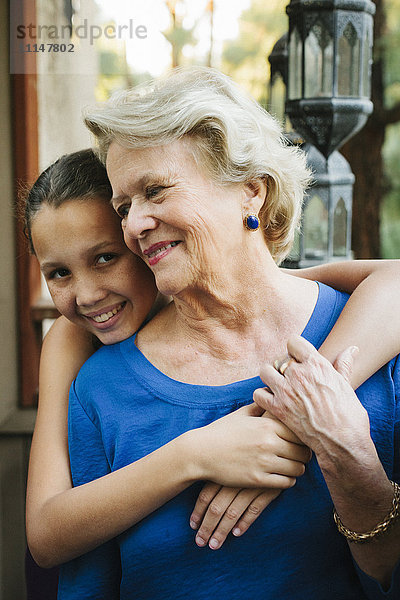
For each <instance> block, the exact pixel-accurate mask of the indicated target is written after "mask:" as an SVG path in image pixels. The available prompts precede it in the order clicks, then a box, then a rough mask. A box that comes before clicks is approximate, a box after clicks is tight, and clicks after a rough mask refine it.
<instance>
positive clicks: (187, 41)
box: [163, 0, 197, 68]
mask: <svg viewBox="0 0 400 600" xmlns="http://www.w3.org/2000/svg"><path fill="white" fill-rule="evenodd" d="M165 5H166V7H167V8H168V11H169V14H170V16H171V26H170V28H169V29H168V30H167V31H163V35H164V37H165V38H166V39H167V40H168V42H169V43H170V44H171V52H172V61H171V66H172V68H175V67H179V66H180V65H181V64H182V51H183V49H184V47H185V46H187V45H191V46H193V45H194V44H196V42H197V40H196V38H195V36H194V29H195V26H193V27H191V28H189V29H187V28H186V27H185V26H184V17H185V6H184V2H181V1H179V0H165Z"/></svg>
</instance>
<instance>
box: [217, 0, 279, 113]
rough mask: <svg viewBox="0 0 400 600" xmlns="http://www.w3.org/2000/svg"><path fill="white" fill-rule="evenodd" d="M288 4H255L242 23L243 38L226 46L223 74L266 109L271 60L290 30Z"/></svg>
mask: <svg viewBox="0 0 400 600" xmlns="http://www.w3.org/2000/svg"><path fill="white" fill-rule="evenodd" d="M287 5H288V0H269V1H268V2H266V1H265V0H252V2H251V5H250V6H249V8H248V9H246V10H244V11H243V12H242V14H241V16H240V21H239V36H238V37H237V39H235V40H232V41H228V42H226V43H225V44H224V49H223V53H222V70H223V71H224V72H226V73H227V74H228V75H231V77H233V78H234V79H235V81H237V82H238V83H239V84H241V85H243V86H244V87H245V88H246V89H247V90H248V91H249V92H250V93H251V94H252V95H253V96H254V97H255V98H256V99H257V100H258V101H259V102H260V103H261V104H262V105H263V106H266V103H267V83H268V80H269V63H268V56H269V54H270V52H271V50H272V48H273V45H274V44H275V42H276V41H277V39H278V38H280V36H281V35H282V34H283V33H284V32H285V31H286V29H287V16H286V12H285V7H286V6H287Z"/></svg>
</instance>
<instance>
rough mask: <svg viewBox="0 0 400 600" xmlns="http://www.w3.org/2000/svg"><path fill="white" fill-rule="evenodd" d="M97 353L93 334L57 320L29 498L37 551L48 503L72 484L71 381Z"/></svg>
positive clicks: (44, 369)
mask: <svg viewBox="0 0 400 600" xmlns="http://www.w3.org/2000/svg"><path fill="white" fill-rule="evenodd" d="M93 352H94V347H93V340H92V336H91V335H90V334H88V333H87V332H86V331H84V330H83V329H81V328H79V327H77V326H76V325H73V324H72V323H70V322H69V321H68V320H67V319H65V317H60V318H59V319H57V321H56V322H55V323H54V324H53V326H52V327H51V329H50V331H49V332H48V334H47V335H46V337H45V339H44V340H43V345H42V352H41V359H40V376H39V406H38V412H37V418H36V424H35V431H34V434H33V439H32V446H31V454H30V460H29V473H28V484H27V498H26V500H27V502H26V523H27V524H26V527H27V536H28V542H29V544H30V546H31V549H32V550H33V553H34V555H35V554H36V553H35V542H36V540H37V539H39V538H40V535H41V533H42V532H43V530H44V529H45V526H44V524H45V520H44V519H43V513H44V511H45V510H46V508H47V503H48V501H50V499H51V498H53V497H55V496H56V495H58V494H61V493H62V492H64V491H66V490H68V489H70V488H71V487H72V482H71V475H70V469H69V458H68V439H67V438H68V435H67V413H68V393H69V387H70V385H71V382H72V380H73V379H74V377H75V376H76V374H77V373H78V371H79V369H80V367H81V366H82V364H83V363H84V362H85V360H86V359H87V358H89V356H90V355H91V354H92V353H93ZM36 556H37V555H36ZM45 566H46V565H45Z"/></svg>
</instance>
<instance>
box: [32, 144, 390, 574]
mask: <svg viewBox="0 0 400 600" xmlns="http://www.w3.org/2000/svg"><path fill="white" fill-rule="evenodd" d="M110 198H111V187H110V184H109V182H108V179H107V175H106V172H105V169H104V167H103V166H102V164H101V163H100V162H99V161H98V159H97V158H96V157H95V155H94V154H93V152H92V151H91V150H86V151H82V152H77V153H74V154H71V155H68V156H65V157H62V158H61V159H60V160H59V161H57V162H56V163H54V164H53V165H51V166H50V167H49V168H48V169H47V170H46V171H45V172H44V173H42V175H41V176H40V177H39V178H38V180H37V181H36V183H35V184H34V186H33V187H32V189H31V191H30V194H29V196H28V198H27V202H26V231H27V234H28V237H29V240H30V243H31V247H32V250H33V252H34V253H35V254H36V256H37V258H38V261H39V263H40V267H41V270H42V273H43V275H44V277H45V279H46V282H47V285H48V288H49V291H50V293H51V295H52V298H53V300H54V302H55V305H56V307H57V308H58V310H59V311H60V312H61V313H62V315H64V317H61V318H60V319H59V320H58V321H57V322H56V323H55V325H54V326H53V327H52V329H51V330H50V332H49V334H48V335H47V336H46V338H45V340H44V343H43V350H42V360H41V369H40V394H39V396H40V401H39V409H38V416H37V422H36V427H35V433H34V437H33V442H32V450H31V459H30V467H29V478H28V490H27V537H28V543H29V546H30V549H31V551H32V554H33V556H34V558H35V559H36V561H37V562H38V563H39V564H40V565H42V566H45V567H50V566H52V565H56V564H59V563H61V562H65V561H67V560H70V559H72V558H74V557H76V556H78V555H80V554H82V553H84V552H87V551H89V550H91V549H93V548H95V547H97V546H99V545H100V544H102V543H104V542H106V541H107V540H110V539H111V538H113V537H115V536H117V535H118V534H120V533H121V532H123V531H125V530H126V529H127V528H129V527H131V526H132V525H134V524H135V523H137V522H138V521H139V520H141V519H142V518H143V517H145V516H147V515H148V514H149V513H150V512H152V511H154V510H155V509H156V508H158V507H159V506H161V505H162V504H164V503H165V502H167V501H168V500H169V499H170V498H172V497H173V496H175V495H176V494H178V493H179V492H181V491H182V490H183V489H184V488H185V487H187V485H189V483H190V482H188V481H186V480H185V481H183V480H182V477H181V472H183V471H184V469H183V468H182V461H183V463H185V460H186V463H187V462H188V461H189V460H190V458H189V457H187V458H186V457H182V456H180V457H179V460H177V456H179V438H178V439H177V440H173V441H172V442H170V443H168V444H166V445H165V446H163V447H161V448H160V449H159V450H156V451H155V452H153V453H152V454H151V455H149V456H146V457H144V458H143V459H140V460H138V461H137V462H135V463H132V464H130V465H128V466H127V467H124V468H122V469H119V470H117V471H115V472H113V473H110V474H107V475H105V476H104V477H101V478H100V479H97V480H96V481H90V482H89V483H87V484H84V485H82V486H80V487H77V488H73V487H72V482H71V475H70V471H69V463H68V447H67V403H68V400H67V398H68V389H69V386H70V384H71V381H72V380H73V378H74V377H75V375H76V373H77V371H78V370H79V368H80V366H81V365H82V364H83V362H84V361H85V360H86V359H87V358H88V357H89V356H90V354H91V353H92V352H93V351H94V348H93V343H92V339H93V338H92V334H94V335H95V336H96V337H97V338H98V339H99V340H100V341H101V342H102V343H103V344H114V343H116V342H119V341H121V340H124V339H125V338H127V337H128V336H130V335H132V334H133V333H134V332H135V331H136V330H137V329H138V328H139V327H140V325H141V323H142V322H143V321H144V319H145V318H146V315H148V313H149V311H150V309H151V307H152V305H153V304H154V301H155V299H156V295H157V290H156V287H155V284H154V280H153V275H152V274H151V272H150V271H149V270H148V269H147V267H146V266H145V265H144V263H143V262H142V261H141V260H140V259H139V258H138V257H136V256H135V255H133V254H132V253H131V252H130V251H129V250H128V249H127V247H126V246H125V244H124V242H123V237H122V232H121V227H120V219H119V217H118V216H117V215H116V213H115V212H114V211H113V210H112V208H111V206H110V203H109V200H110ZM294 274H296V275H300V276H304V277H309V278H312V279H319V280H320V281H322V282H324V283H326V284H328V285H332V286H334V287H337V288H341V289H343V290H345V291H347V292H349V293H351V292H352V291H353V290H354V289H355V288H357V289H356V290H355V292H354V293H353V295H352V296H351V298H350V300H349V301H348V303H347V305H346V307H345V309H344V311H343V313H342V315H341V317H340V318H339V320H338V322H337V324H336V326H335V328H334V329H333V331H332V333H331V334H330V335H329V337H328V338H327V340H326V341H325V342H324V344H323V346H322V347H321V349H320V351H321V352H322V353H323V354H324V355H325V356H326V357H327V358H329V359H330V360H331V361H332V362H335V360H336V361H339V363H340V361H341V359H343V356H344V357H346V356H347V355H343V354H342V355H339V353H340V352H341V351H342V350H343V348H345V347H346V346H348V345H350V344H352V345H354V344H356V345H357V346H359V348H360V353H359V356H358V358H357V361H356V364H355V368H354V370H353V372H352V373H349V376H350V377H351V381H352V384H353V386H354V387H357V386H358V385H359V384H360V383H361V382H362V381H363V380H365V379H366V378H367V377H368V376H369V375H370V374H371V373H372V372H374V371H375V370H377V369H378V368H379V367H380V366H381V365H382V364H384V363H386V362H387V360H388V359H389V358H391V357H392V356H394V355H395V354H396V353H398V352H399V350H400V348H399V341H398V340H399V339H400V338H399V335H398V330H399V326H398V316H397V311H396V308H395V306H396V302H395V300H396V299H397V297H398V292H399V290H398V289H397V288H398V286H399V284H398V281H400V278H399V265H398V263H397V262H396V261H393V262H387V261H376V262H369V261H368V262H365V261H359V262H347V263H341V264H338V263H337V264H330V265H325V266H324V267H318V268H313V269H308V270H304V271H302V272H296V273H294ZM67 320H68V321H67ZM71 323H72V324H71ZM383 328H384V329H385V331H388V332H389V333H388V335H386V334H385V336H377V335H376V332H377V331H379V330H380V329H383ZM371 348H373V351H371ZM336 364H338V362H336ZM340 368H341V370H343V365H341V366H340ZM98 377H101V373H99V374H98ZM115 400H116V403H117V402H118V398H116V399H115ZM249 414H250V415H259V414H260V411H258V410H257V409H256V408H254V407H250V408H249V407H245V409H241V410H240V411H238V415H236V414H235V413H232V415H228V416H227V417H224V419H227V418H228V419H231V424H232V426H234V427H233V433H232V437H231V439H227V445H228V443H230V444H231V445H232V444H235V443H236V442H235V440H236V438H237V432H238V431H239V429H240V423H241V421H240V419H242V420H243V419H244V418H245V416H246V417H247V416H248V415H249ZM267 418H268V417H267ZM235 419H236V420H235ZM238 419H239V420H238ZM222 421H223V419H220V420H219V421H216V422H214V423H212V424H211V425H210V426H207V427H205V428H203V429H204V431H203V432H202V433H203V434H204V439H205V440H207V444H206V450H205V452H207V453H208V457H209V459H210V462H211V463H213V462H214V463H215V465H216V466H215V476H214V477H212V479H213V481H214V482H212V483H209V484H206V486H205V488H204V489H203V492H202V494H201V495H200V497H199V500H198V502H197V503H196V506H195V508H194V511H193V514H192V515H191V517H190V525H191V527H192V528H193V529H198V533H197V537H196V542H197V543H198V545H199V546H202V545H205V544H207V543H210V547H215V546H213V544H212V543H211V542H212V540H213V539H216V538H218V539H219V540H220V542H219V543H220V545H222V543H223V541H224V539H225V538H226V536H227V535H228V533H229V532H230V531H231V530H232V528H234V533H235V535H241V534H242V533H244V532H245V531H246V529H248V527H249V526H250V525H251V523H252V522H253V521H254V520H255V519H256V516H257V515H258V514H259V513H260V512H261V511H262V510H263V509H264V508H265V507H266V506H267V505H268V504H269V503H270V502H271V501H272V500H273V499H274V498H275V497H276V496H277V495H278V494H279V493H280V491H281V490H282V489H284V488H286V487H289V486H291V485H293V484H294V482H295V480H296V477H298V476H300V475H301V474H302V473H303V471H304V466H303V465H304V463H306V462H307V461H308V459H309V452H308V450H307V449H306V448H304V446H302V445H301V443H300V441H299V440H298V439H297V438H296V436H294V435H293V434H292V433H291V432H290V431H289V430H287V429H286V428H285V427H283V426H282V425H281V424H280V423H278V422H276V421H273V420H272V419H269V421H271V422H272V421H273V427H275V430H276V437H277V441H276V447H275V448H274V449H273V451H272V454H274V455H279V454H280V455H282V452H283V450H282V447H281V446H280V445H279V443H280V442H282V438H284V441H285V450H284V452H283V455H284V458H285V465H284V467H283V468H282V469H281V471H280V472H278V473H277V474H276V471H273V470H272V471H271V473H270V474H269V475H270V479H269V480H268V481H269V485H265V487H263V488H260V489H253V488H252V489H241V488H239V487H231V486H223V485H222V484H223V483H225V479H224V477H222V478H221V476H220V473H221V472H226V473H227V472H228V471H229V470H233V469H234V465H235V461H234V460H233V458H234V457H233V456H232V455H230V457H229V460H226V459H225V458H224V457H223V456H221V455H218V453H216V451H214V450H213V446H214V443H213V441H214V440H215V439H217V438H218V437H220V436H221V435H222V434H224V435H225V433H226V427H224V425H225V424H224V423H221V422H222ZM239 421H240V422H239ZM128 425H129V424H127V426H128ZM235 427H236V429H235ZM190 433H191V432H189V434H190ZM279 440H280V441H279ZM238 445H239V444H238ZM236 452H237V454H239V452H240V448H238V449H237V450H236ZM235 456H236V455H235ZM197 459H198V460H200V459H199V458H198V457H197ZM236 462H237V463H239V460H238V461H236ZM217 467H218V468H217ZM235 468H236V469H237V471H239V470H240V468H239V466H236V467H235ZM247 469H248V464H247V463H244V466H243V467H242V470H243V472H244V471H246V470H247ZM274 473H275V475H273V474H274ZM218 477H220V479H219V478H218ZM231 478H233V479H235V478H236V479H238V480H241V481H242V480H243V483H242V485H243V486H244V485H245V483H246V477H245V476H243V477H242V476H240V473H239V472H238V474H237V475H235V476H233V475H232V477H231ZM215 482H219V483H215ZM217 506H218V507H219V508H218V510H216V507H217ZM228 509H229V511H228ZM232 514H237V517H235V518H234V519H232ZM188 525H189V515H188ZM220 545H219V546H218V547H220Z"/></svg>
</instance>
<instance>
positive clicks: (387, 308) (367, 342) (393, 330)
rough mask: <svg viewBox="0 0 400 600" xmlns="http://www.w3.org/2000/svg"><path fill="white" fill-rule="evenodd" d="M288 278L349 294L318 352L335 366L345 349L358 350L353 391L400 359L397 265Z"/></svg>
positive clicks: (362, 264) (347, 267)
mask: <svg viewBox="0 0 400 600" xmlns="http://www.w3.org/2000/svg"><path fill="white" fill-rule="evenodd" d="M293 273H294V274H296V275H297V276H302V277H306V278H310V279H316V280H318V281H322V282H323V283H326V284H327V285H331V286H332V287H334V288H337V289H341V290H343V291H345V292H347V293H350V294H351V296H350V298H349V301H348V302H347V304H346V306H345V308H344V309H343V311H342V314H341V315H340V317H339V319H338V320H337V322H336V324H335V326H334V328H333V329H332V331H331V333H330V334H329V336H328V337H327V338H326V340H325V342H324V343H323V344H322V346H321V348H320V352H321V354H323V355H324V356H325V357H326V358H328V360H330V361H331V362H334V361H335V359H336V357H337V355H338V354H339V353H340V352H341V351H342V350H343V349H344V348H346V347H347V346H350V345H352V346H358V347H359V349H360V352H359V355H358V356H357V360H356V361H355V365H354V371H353V373H352V375H351V383H352V385H353V387H354V388H357V387H358V386H359V385H361V383H363V382H364V381H365V380H366V379H368V377H370V376H371V375H372V374H373V373H375V372H376V371H377V370H378V369H379V368H380V367H381V366H382V365H384V364H386V363H387V362H388V361H389V360H390V359H391V358H393V357H394V356H396V355H397V354H399V353H400V319H399V314H398V309H397V305H398V298H399V297H400V261H399V260H383V261H380V260H372V261H369V260H360V261H347V262H340V263H330V264H327V265H322V266H318V267H311V268H310V269H300V270H298V271H293Z"/></svg>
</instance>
